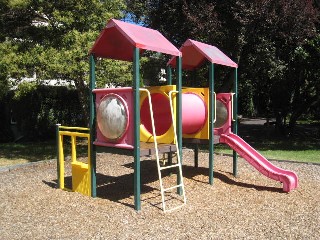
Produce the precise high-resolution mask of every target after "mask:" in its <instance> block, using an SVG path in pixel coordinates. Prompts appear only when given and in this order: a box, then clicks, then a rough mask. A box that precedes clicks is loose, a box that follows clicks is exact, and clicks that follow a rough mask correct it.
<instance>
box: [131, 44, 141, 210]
mask: <svg viewBox="0 0 320 240" xmlns="http://www.w3.org/2000/svg"><path fill="white" fill-rule="evenodd" d="M139 53H140V52H139V48H136V47H135V48H134V50H133V97H134V101H133V108H134V181H133V184H134V208H135V210H137V211H140V210H141V196H140V195H141V182H140V181H141V180H140V91H139V88H140V56H139Z"/></svg>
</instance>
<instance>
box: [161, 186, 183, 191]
mask: <svg viewBox="0 0 320 240" xmlns="http://www.w3.org/2000/svg"><path fill="white" fill-rule="evenodd" d="M178 187H182V184H179V185H175V186H172V187H169V188H165V189H163V190H162V191H163V192H166V191H169V190H171V189H174V188H178Z"/></svg>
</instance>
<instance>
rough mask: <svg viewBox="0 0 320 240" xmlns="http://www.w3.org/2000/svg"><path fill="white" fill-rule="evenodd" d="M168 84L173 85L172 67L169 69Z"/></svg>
mask: <svg viewBox="0 0 320 240" xmlns="http://www.w3.org/2000/svg"><path fill="white" fill-rule="evenodd" d="M167 84H168V85H172V70H171V66H168V67H167Z"/></svg>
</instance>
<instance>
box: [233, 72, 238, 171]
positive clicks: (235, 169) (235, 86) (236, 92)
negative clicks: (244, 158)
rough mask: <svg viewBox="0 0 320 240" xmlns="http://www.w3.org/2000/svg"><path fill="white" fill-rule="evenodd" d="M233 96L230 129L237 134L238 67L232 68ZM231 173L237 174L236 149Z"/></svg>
mask: <svg viewBox="0 0 320 240" xmlns="http://www.w3.org/2000/svg"><path fill="white" fill-rule="evenodd" d="M233 91H234V97H233V113H232V114H233V119H234V120H235V121H234V122H233V124H232V125H233V126H232V130H233V132H234V134H238V68H235V70H234V85H233ZM233 175H234V176H235V177H237V175H238V155H237V152H236V151H233Z"/></svg>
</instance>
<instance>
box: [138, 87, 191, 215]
mask: <svg viewBox="0 0 320 240" xmlns="http://www.w3.org/2000/svg"><path fill="white" fill-rule="evenodd" d="M140 91H143V92H146V93H147V94H148V100H149V108H150V115H151V123H152V134H153V139H154V146H155V152H156V158H157V168H158V176H159V182H160V192H161V200H162V209H163V211H164V212H171V211H174V210H176V209H179V208H181V207H182V206H184V205H185V204H186V196H185V190H184V184H183V176H182V166H181V159H180V153H179V147H178V141H177V140H178V139H177V133H176V126H175V121H174V113H173V107H172V97H171V95H172V93H174V92H177V91H171V92H169V100H170V110H171V117H172V124H173V130H174V138H175V144H176V149H177V163H176V164H173V165H170V166H164V167H162V166H161V165H160V158H159V150H158V143H157V138H156V130H155V124H154V118H153V107H152V101H151V94H150V92H149V90H148V89H145V88H140ZM169 168H178V169H179V171H178V176H179V179H180V183H179V184H178V185H174V186H172V187H168V188H164V187H163V182H162V174H161V171H162V170H165V169H169ZM177 188H182V195H183V203H182V204H180V205H178V206H176V207H173V208H170V209H167V208H166V202H165V192H167V191H170V190H172V189H177Z"/></svg>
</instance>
